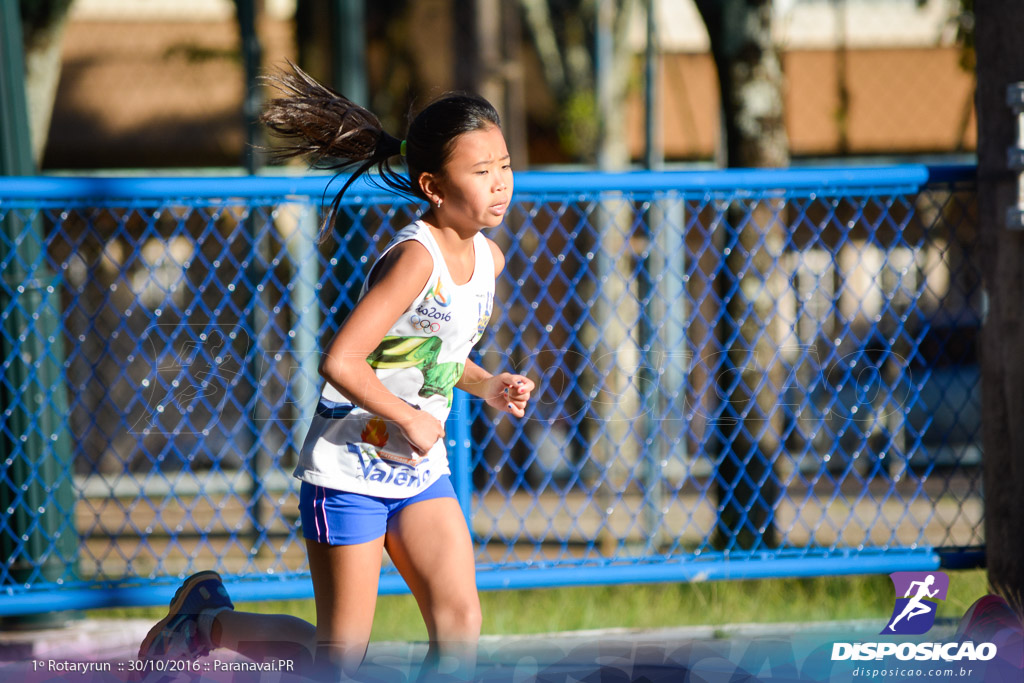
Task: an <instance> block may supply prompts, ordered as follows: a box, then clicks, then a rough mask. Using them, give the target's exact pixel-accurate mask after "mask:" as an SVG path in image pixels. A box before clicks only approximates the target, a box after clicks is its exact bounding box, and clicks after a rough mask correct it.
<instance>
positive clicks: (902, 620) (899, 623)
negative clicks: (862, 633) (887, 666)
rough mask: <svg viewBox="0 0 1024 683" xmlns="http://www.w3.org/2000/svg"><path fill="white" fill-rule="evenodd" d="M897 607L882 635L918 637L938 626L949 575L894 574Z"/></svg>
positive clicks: (893, 581) (891, 575)
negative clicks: (938, 615)
mask: <svg viewBox="0 0 1024 683" xmlns="http://www.w3.org/2000/svg"><path fill="white" fill-rule="evenodd" d="M889 578H891V579H892V585H893V588H894V589H895V591H896V606H895V607H894V608H893V610H892V617H890V619H889V623H888V624H887V625H886V627H885V628H884V629H882V634H899V635H904V636H916V635H921V634H922V633H927V632H928V630H929V629H930V628H931V627H932V625H933V624H934V623H935V610H936V609H937V608H938V602H937V601H938V600H945V599H946V593H947V592H948V591H949V576H947V575H946V573H945V572H893V573H892V574H889Z"/></svg>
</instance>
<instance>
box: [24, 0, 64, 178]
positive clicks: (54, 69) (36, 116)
mask: <svg viewBox="0 0 1024 683" xmlns="http://www.w3.org/2000/svg"><path fill="white" fill-rule="evenodd" d="M71 3H72V0H20V3H19V4H20V7H21V24H22V37H23V40H24V41H25V98H26V99H27V100H28V116H29V128H30V129H31V133H32V156H33V158H34V159H35V162H36V166H37V167H38V166H39V164H40V163H41V162H42V159H43V150H44V149H45V148H46V139H47V136H48V135H49V133H50V118H51V117H52V115H53V103H54V100H55V98H56V97H57V85H58V84H59V82H60V70H61V51H62V46H63V41H64V30H65V28H66V27H67V23H68V9H69V8H70V7H71Z"/></svg>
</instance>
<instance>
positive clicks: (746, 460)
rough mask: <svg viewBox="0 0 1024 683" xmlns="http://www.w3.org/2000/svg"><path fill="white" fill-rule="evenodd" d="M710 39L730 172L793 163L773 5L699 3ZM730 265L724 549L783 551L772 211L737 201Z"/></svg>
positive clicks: (777, 243)
mask: <svg viewBox="0 0 1024 683" xmlns="http://www.w3.org/2000/svg"><path fill="white" fill-rule="evenodd" d="M696 3H697V9H698V10H699V11H700V13H701V16H702V17H703V18H704V23H705V25H706V26H707V30H708V35H709V37H710V39H711V53H712V57H713V59H714V62H715V66H716V67H717V69H718V87H719V95H720V97H721V110H720V111H721V124H720V131H721V142H720V144H719V148H718V157H719V162H720V164H721V165H724V166H727V167H778V166H786V165H787V164H788V163H789V143H788V141H787V137H786V127H785V121H784V118H783V111H784V106H783V90H782V85H783V76H782V66H781V63H780V60H779V56H778V52H777V51H776V49H775V45H774V44H773V43H772V3H771V0H696ZM726 216H727V220H726V221H725V231H724V235H723V238H724V242H723V244H722V245H721V247H722V249H723V253H724V254H726V256H725V257H724V258H725V261H726V267H725V268H724V269H723V270H722V275H721V276H720V277H719V280H718V282H717V283H716V286H717V287H718V291H719V295H720V296H721V298H722V300H723V301H724V302H725V307H726V315H725V316H723V318H722V324H721V329H720V330H719V339H720V340H721V344H722V349H723V351H726V354H725V356H724V360H725V363H724V364H723V366H722V367H721V368H720V370H719V387H720V395H721V396H723V397H727V398H726V399H725V400H723V401H721V405H720V406H719V415H718V416H717V418H716V421H717V422H718V431H719V433H720V434H721V435H722V436H721V443H720V444H719V448H720V453H719V455H718V463H719V465H718V470H717V472H716V484H717V485H716V489H717V492H718V500H719V503H718V509H719V520H718V528H717V530H716V544H717V545H718V546H719V547H723V548H735V547H737V546H738V547H740V548H744V549H755V548H759V547H760V548H764V547H775V546H776V545H777V544H778V533H777V530H776V528H775V524H774V514H775V508H776V507H777V504H778V501H779V498H780V493H781V491H780V484H779V481H778V478H777V476H776V473H775V470H774V465H773V462H772V461H773V457H774V456H775V455H776V454H777V453H779V452H780V449H781V448H782V447H783V443H782V437H781V433H782V428H783V425H782V424H781V414H780V411H779V406H780V405H781V404H782V403H783V401H781V400H780V398H781V391H782V384H783V381H784V380H783V377H782V368H781V367H779V361H778V358H777V355H778V354H777V351H778V348H779V345H780V344H781V341H782V335H783V334H784V331H783V330H782V329H780V328H779V327H780V323H779V322H778V320H779V316H778V315H777V311H776V310H775V308H776V305H777V297H776V296H774V293H775V292H778V291H781V289H782V287H784V285H785V283H784V282H780V279H781V278H782V277H783V276H782V275H781V274H780V273H779V272H778V271H777V269H776V268H775V263H776V262H777V258H778V257H779V256H780V255H781V252H782V249H783V245H784V235H783V234H782V229H781V227H780V226H779V225H778V221H777V220H776V218H775V215H774V213H773V212H772V209H771V207H770V206H767V205H765V204H764V203H760V204H757V205H752V206H747V205H746V204H745V203H742V202H734V203H733V205H732V206H731V207H730V209H729V210H728V211H727V214H726Z"/></svg>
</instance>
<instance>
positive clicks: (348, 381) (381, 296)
mask: <svg viewBox="0 0 1024 683" xmlns="http://www.w3.org/2000/svg"><path fill="white" fill-rule="evenodd" d="M432 269H433V260H432V259H431V257H430V254H429V252H427V250H426V247H424V246H423V245H421V244H419V243H418V242H413V241H409V242H403V243H401V244H399V245H398V246H396V247H395V248H394V249H392V250H391V251H390V252H389V253H388V255H387V256H386V257H385V258H384V259H383V260H382V261H381V262H379V263H378V264H377V265H376V267H375V272H374V273H373V276H374V279H373V280H372V284H371V285H370V288H369V290H367V292H366V295H365V296H363V298H362V299H360V301H359V303H357V304H356V307H355V308H354V309H353V310H352V313H351V314H350V315H349V316H348V318H347V319H346V320H345V322H344V323H342V325H341V328H340V329H339V330H338V332H337V334H335V335H334V338H333V339H332V340H331V342H330V344H328V346H327V349H326V350H325V351H324V355H323V357H322V358H321V360H320V368H319V370H320V376H321V377H323V378H324V379H325V380H327V381H328V382H330V383H331V385H332V386H334V388H335V389H337V390H338V391H340V392H341V393H342V394H344V395H345V396H346V397H347V398H348V399H349V400H351V401H352V402H353V403H355V404H356V405H358V406H359V407H361V408H364V409H365V410H368V411H369V412H371V413H374V414H375V415H379V416H380V417H382V418H384V419H385V420H390V421H392V422H395V423H396V424H398V426H399V427H400V428H401V429H402V431H403V432H404V433H405V436H406V438H407V439H408V440H409V442H410V443H411V444H412V446H413V448H414V449H415V450H416V451H418V452H419V453H421V454H424V453H426V452H427V451H429V450H430V448H431V447H432V446H433V445H434V444H435V443H436V442H437V440H438V439H440V438H442V437H443V436H444V425H443V424H442V423H441V421H440V420H438V419H437V418H435V417H434V416H432V415H431V414H430V413H428V412H426V411H423V410H417V409H416V408H414V407H413V406H411V405H410V404H408V403H406V402H405V401H403V400H402V399H400V398H398V397H397V396H395V395H394V394H393V393H391V392H390V391H389V390H388V389H387V388H386V387H385V386H384V385H383V384H382V383H381V381H380V379H378V378H377V375H376V373H374V371H373V368H371V367H370V364H369V363H367V362H366V359H367V357H369V355H370V353H372V352H373V350H374V349H376V348H377V346H378V344H380V341H381V340H382V339H383V338H384V335H386V334H387V332H388V330H389V329H391V326H392V325H394V324H395V321H397V320H398V318H399V316H401V315H402V314H403V313H404V312H405V311H406V310H407V309H408V308H409V306H410V305H411V304H412V302H413V300H415V298H416V297H417V296H418V295H419V293H420V292H421V291H423V288H424V287H425V286H426V284H427V279H428V278H429V277H430V273H431V270H432Z"/></svg>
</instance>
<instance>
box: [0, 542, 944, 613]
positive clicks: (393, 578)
mask: <svg viewBox="0 0 1024 683" xmlns="http://www.w3.org/2000/svg"><path fill="white" fill-rule="evenodd" d="M940 565H941V563H940V558H939V554H938V553H937V552H936V551H935V550H933V549H931V548H926V549H921V550H916V551H909V552H902V551H897V552H890V553H879V554H872V555H867V556H865V555H855V554H852V553H850V554H845V553H843V554H840V555H838V556H822V557H799V556H793V557H784V558H774V559H773V560H772V561H770V562H765V561H761V560H753V561H745V560H726V559H722V558H718V559H713V560H696V561H695V560H690V559H687V560H672V561H668V562H661V563H652V564H638V565H610V566H609V565H600V566H597V565H595V566H588V567H572V568H565V569H553V568H552V569H547V568H537V569H531V570H530V571H520V570H517V569H501V568H498V569H483V570H480V571H478V572H477V586H478V588H479V589H480V590H504V589H524V588H556V587H563V586H597V585H607V584H614V583H680V582H686V583H689V582H702V581H723V580H729V579H773V578H783V577H815V576H844V575H854V574H888V573H890V572H894V571H934V570H936V569H939V568H940ZM176 588H177V585H162V586H153V585H139V586H126V587H120V586H114V587H103V588H81V589H73V588H72V589H63V590H60V591H52V590H45V589H42V588H40V589H37V590H32V591H28V592H25V593H10V592H8V593H7V594H3V593H0V616H8V615H16V614H31V613H37V612H46V611H52V610H83V609H101V608H104V607H142V606H148V605H166V604H168V603H169V602H170V600H171V597H172V596H173V595H174V591H175V589H176ZM228 592H229V593H230V594H231V599H232V600H233V601H235V602H236V603H237V602H247V601H257V600H260V601H262V600H291V599H308V598H311V597H312V596H313V584H312V582H311V581H310V580H309V578H308V577H282V578H273V579H269V580H264V581H260V580H243V581H237V582H234V581H230V580H228ZM408 592H409V589H408V587H407V586H406V585H405V581H404V580H403V579H402V577H401V576H399V575H398V574H395V573H388V574H384V575H382V576H381V579H380V593H381V594H382V595H393V594H399V593H408Z"/></svg>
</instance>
